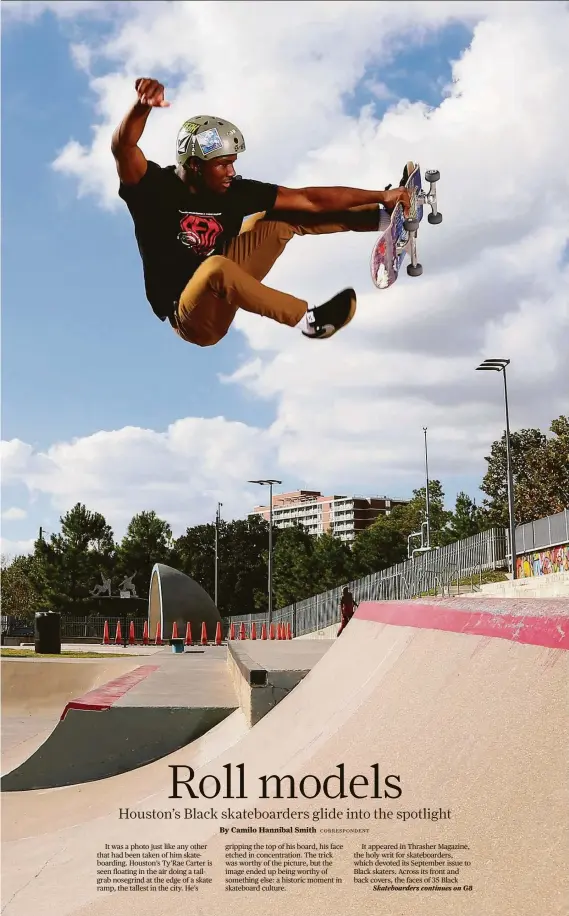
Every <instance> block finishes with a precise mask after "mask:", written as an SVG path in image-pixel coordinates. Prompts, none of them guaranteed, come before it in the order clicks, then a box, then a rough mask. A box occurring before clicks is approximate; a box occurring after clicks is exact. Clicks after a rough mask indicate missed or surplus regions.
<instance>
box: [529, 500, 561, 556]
mask: <svg viewBox="0 0 569 916" xmlns="http://www.w3.org/2000/svg"><path fill="white" fill-rule="evenodd" d="M563 544H569V509H564V510H563V512H558V513H557V514H556V515H548V516H547V518H539V519H538V520H537V521H536V522H528V523H527V524H526V525H520V526H519V527H518V528H516V553H517V554H518V556H519V555H520V554H523V553H529V552H530V551H532V550H546V549H547V548H548V547H561V546H562V545H563Z"/></svg>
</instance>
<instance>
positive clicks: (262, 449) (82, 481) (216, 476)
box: [3, 417, 273, 534]
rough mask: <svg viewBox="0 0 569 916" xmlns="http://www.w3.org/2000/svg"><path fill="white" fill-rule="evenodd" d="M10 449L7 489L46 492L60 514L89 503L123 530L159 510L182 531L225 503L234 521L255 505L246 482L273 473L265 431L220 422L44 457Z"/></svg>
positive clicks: (184, 423) (114, 438) (108, 440)
mask: <svg viewBox="0 0 569 916" xmlns="http://www.w3.org/2000/svg"><path fill="white" fill-rule="evenodd" d="M3 451H4V458H3V477H4V483H5V485H9V484H24V485H25V486H26V487H27V488H28V490H29V492H30V495H31V496H36V495H37V494H40V493H43V494H47V495H48V496H49V497H51V501H52V504H53V506H54V508H55V509H57V510H59V511H60V512H65V511H67V510H68V509H69V508H71V506H73V505H74V504H75V503H76V502H83V503H85V504H86V505H87V506H88V507H89V508H90V509H93V510H95V511H98V512H102V513H103V515H104V516H105V517H106V518H107V520H108V521H109V522H110V523H112V524H113V525H114V526H116V528H117V530H119V531H121V532H122V531H124V528H125V526H126V524H128V522H129V521H130V519H131V517H132V515H133V514H134V513H135V512H140V511H142V510H150V509H154V510H156V511H157V512H158V514H159V515H161V516H162V517H164V518H166V519H167V520H168V521H169V522H170V524H172V526H173V528H174V529H175V531H176V533H177V534H180V533H181V532H182V531H183V530H185V527H186V525H188V524H189V523H190V521H193V522H194V523H199V522H205V521H210V520H211V519H212V517H213V513H214V511H215V505H216V503H217V502H218V500H221V501H222V502H223V504H224V510H225V512H226V517H228V518H231V517H234V516H236V515H242V514H244V513H245V512H246V511H247V509H249V508H250V507H251V506H252V505H254V503H255V501H256V499H257V494H256V492H255V487H252V486H251V485H248V484H247V480H248V479H249V478H251V477H259V476H266V475H267V473H268V472H269V471H270V470H271V460H272V456H273V445H272V443H271V440H270V436H269V435H268V434H267V433H266V432H263V431H262V430H258V429H254V428H251V427H248V426H245V425H244V424H242V423H235V422H233V423H231V422H228V421H227V420H225V419H223V418H222V417H216V418H213V419H207V420H205V419H196V418H192V419H185V420H180V421H179V422H177V423H173V424H172V425H171V426H170V427H168V429H167V430H165V431H164V432H156V431H154V430H148V429H139V428H134V427H125V428H123V429H119V430H113V431H108V432H97V433H95V434H94V435H92V436H87V437H84V438H80V439H75V440H74V441H72V442H60V443H57V444H56V445H53V446H52V447H51V448H49V449H48V450H47V451H45V452H38V451H35V450H33V449H32V448H31V447H26V446H24V445H23V443H20V442H18V441H17V440H14V441H11V442H5V443H3Z"/></svg>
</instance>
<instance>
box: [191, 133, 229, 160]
mask: <svg viewBox="0 0 569 916" xmlns="http://www.w3.org/2000/svg"><path fill="white" fill-rule="evenodd" d="M196 140H197V141H198V143H199V146H200V149H201V151H202V153H203V154H204V156H207V155H208V153H213V152H214V150H216V149H223V141H222V139H221V137H220V136H219V133H218V131H217V129H216V128H215V127H214V128H213V129H212V130H203V131H202V132H201V134H198V135H197V137H196Z"/></svg>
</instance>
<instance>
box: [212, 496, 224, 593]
mask: <svg viewBox="0 0 569 916" xmlns="http://www.w3.org/2000/svg"><path fill="white" fill-rule="evenodd" d="M222 505H223V503H218V504H217V511H216V513H215V576H214V588H213V594H214V598H213V602H214V604H215V606H216V607H217V582H218V574H217V570H218V563H219V551H218V543H219V522H220V521H221V512H220V509H221V507H222Z"/></svg>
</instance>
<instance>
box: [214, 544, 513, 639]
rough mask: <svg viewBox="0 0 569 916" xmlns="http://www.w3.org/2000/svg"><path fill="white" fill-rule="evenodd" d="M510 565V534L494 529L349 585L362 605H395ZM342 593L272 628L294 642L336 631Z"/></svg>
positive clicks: (295, 610) (280, 617) (257, 618)
mask: <svg viewBox="0 0 569 916" xmlns="http://www.w3.org/2000/svg"><path fill="white" fill-rule="evenodd" d="M505 562H506V533H505V531H504V529H502V528H491V529H490V530H489V531H483V532H481V533H480V534H475V535H473V537H470V538H465V539H464V540H462V541H455V543H453V544H448V545H447V546H446V547H440V548H438V549H436V550H434V551H431V552H430V553H427V554H423V555H422V556H419V557H415V559H413V560H406V561H405V562H403V563H397V564H396V565H395V566H390V567H388V568H387V569H383V570H382V571H381V572H378V573H373V574H372V575H370V576H366V577H365V578H364V579H358V580H357V581H355V582H350V583H346V584H348V585H349V587H350V590H351V592H352V594H353V596H354V598H355V600H356V601H357V602H360V601H396V600H400V599H402V598H405V599H408V598H416V597H418V596H419V595H422V594H425V593H426V592H431V591H433V592H436V593H439V594H444V592H445V590H448V589H449V586H450V583H451V582H454V581H457V580H458V579H461V578H466V577H468V576H472V575H473V574H479V573H481V572H483V571H485V570H489V569H498V568H501V567H503V566H504V565H505ZM343 587H344V586H343V585H341V586H338V587H337V588H333V589H331V590H330V591H327V592H324V593H323V594H320V595H315V596H314V597H312V598H305V599H304V600H303V601H297V602H295V603H294V604H291V605H289V606H288V607H284V608H281V609H280V610H278V611H277V612H276V613H274V614H273V622H274V623H275V624H278V623H285V624H286V623H290V624H291V627H292V631H293V633H294V635H295V636H302V635H304V634H305V633H311V632H314V631H315V630H321V629H323V628H324V627H328V626H332V625H334V624H336V623H338V622H339V619H340V598H341V594H342V588H343ZM232 619H233V622H234V623H237V624H240V623H241V622H243V623H245V625H246V626H247V627H249V626H250V625H251V623H253V621H254V622H255V623H256V625H257V626H260V625H262V624H263V623H266V622H267V616H266V614H246V615H244V616H240V617H233V618H232Z"/></svg>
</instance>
